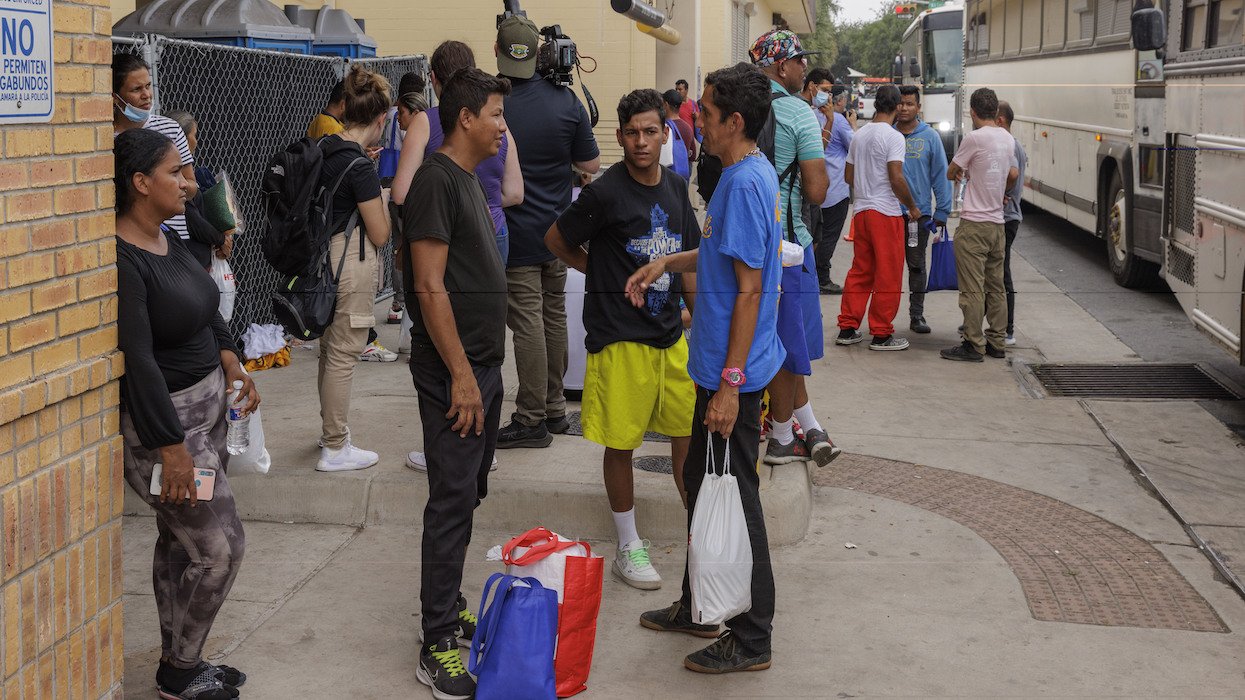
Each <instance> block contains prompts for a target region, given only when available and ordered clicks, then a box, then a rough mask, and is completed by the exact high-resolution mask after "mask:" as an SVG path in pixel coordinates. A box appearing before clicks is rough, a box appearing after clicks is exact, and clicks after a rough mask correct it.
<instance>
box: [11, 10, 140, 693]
mask: <svg viewBox="0 0 1245 700" xmlns="http://www.w3.org/2000/svg"><path fill="white" fill-rule="evenodd" d="M53 22H54V28H55V39H54V41H55V45H54V51H55V61H56V74H55V81H56V84H55V89H56V112H55V117H54V119H53V121H52V123H51V124H28V125H14V126H8V127H0V148H2V149H3V150H2V153H3V156H4V158H3V160H0V698H3V700H19V699H24V700H31V699H32V698H99V697H110V696H115V697H120V687H121V672H122V659H123V655H122V645H121V634H122V629H121V605H120V600H121V520H120V514H121V504H122V488H123V483H122V477H121V438H120V436H119V435H118V414H117V400H118V387H117V377H118V376H119V375H120V374H121V370H122V363H121V355H120V353H119V352H117V350H116V346H117V331H116V317H117V303H116V297H115V295H114V292H115V290H116V271H115V267H114V261H115V259H116V246H115V243H114V239H113V235H112V234H113V213H112V203H113V185H112V154H111V149H112V127H111V124H110V120H111V113H112V106H111V101H110V99H109V97H108V95H109V93H110V92H111V73H110V68H109V62H110V61H111V48H110V43H109V40H108V36H109V34H110V30H111V19H110V11H109V8H108V0H82V1H81V2H61V1H59V0H57V1H56V2H55V5H54V7H53Z"/></svg>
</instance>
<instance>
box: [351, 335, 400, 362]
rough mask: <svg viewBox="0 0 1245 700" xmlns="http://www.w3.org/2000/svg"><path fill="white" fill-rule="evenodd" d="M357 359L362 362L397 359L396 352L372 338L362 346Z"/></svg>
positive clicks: (392, 360)
mask: <svg viewBox="0 0 1245 700" xmlns="http://www.w3.org/2000/svg"><path fill="white" fill-rule="evenodd" d="M359 359H360V360H363V361H364V362H395V361H397V359H398V353H396V352H394V351H392V350H389V349H388V348H386V347H385V346H384V345H381V344H380V341H379V340H373V341H372V342H371V343H368V346H367V347H365V348H363V352H362V353H359Z"/></svg>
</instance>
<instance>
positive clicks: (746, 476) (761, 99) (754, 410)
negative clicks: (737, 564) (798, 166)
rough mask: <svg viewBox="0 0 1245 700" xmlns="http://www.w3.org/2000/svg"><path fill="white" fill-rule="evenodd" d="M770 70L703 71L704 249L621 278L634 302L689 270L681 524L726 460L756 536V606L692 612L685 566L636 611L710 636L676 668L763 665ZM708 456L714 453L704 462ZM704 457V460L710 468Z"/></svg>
mask: <svg viewBox="0 0 1245 700" xmlns="http://www.w3.org/2000/svg"><path fill="white" fill-rule="evenodd" d="M769 93H770V85H769V79H768V78H766V77H765V74H764V73H762V72H761V71H760V70H759V69H757V68H755V67H753V66H748V65H744V64H740V65H737V66H733V67H731V68H723V69H722V70H718V71H714V72H713V73H710V74H709V76H708V77H707V78H705V92H704V96H703V97H702V98H701V100H702V105H701V109H702V112H701V131H702V133H703V135H704V143H703V148H704V149H705V150H706V151H708V152H709V153H710V154H712V155H715V156H717V157H718V158H720V159H721V160H722V166H723V168H722V179H721V180H720V181H719V182H718V186H717V189H716V190H715V191H714V193H713V198H712V199H710V200H709V206H708V212H707V215H706V217H705V229H704V233H702V234H701V239H700V246H699V247H698V248H697V249H696V250H694V251H689V252H683V253H679V254H677V255H672V256H667V257H664V258H658V259H657V260H655V261H653V262H651V263H649V264H648V265H646V266H644V267H643V268H642V269H641V270H640V271H639V272H637V273H635V274H634V275H632V277H631V279H630V280H628V281H627V294H628V296H629V297H630V298H631V302H632V303H633V304H635V305H636V306H643V305H644V304H645V303H646V300H647V296H648V293H649V291H650V290H651V289H653V287H654V284H655V283H657V282H658V280H660V279H661V276H662V275H663V274H665V273H666V272H693V271H694V272H695V273H696V291H697V295H696V306H695V309H694V311H693V313H692V341H691V348H690V358H689V361H688V364H687V370H688V374H690V375H691V376H692V380H693V381H695V382H696V408H695V414H694V416H693V417H692V424H691V428H692V439H691V445H690V446H689V447H688V454H687V464H686V465H685V466H684V469H683V484H684V486H685V487H686V489H687V507H688V511H687V512H688V524H689V526H690V524H691V515H692V513H693V512H694V511H695V509H696V498H697V496H698V495H699V493H700V487H701V484H702V482H703V480H704V478H705V473H706V469H707V468H712V469H715V471H716V472H721V471H722V470H723V469H724V467H725V465H724V463H725V462H726V461H727V460H728V458H729V463H730V465H731V466H730V469H731V473H732V474H734V475H735V478H736V479H737V480H738V484H739V496H740V499H741V501H742V505H743V514H744V520H746V521H747V526H748V536H749V542H750V544H751V545H752V562H753V566H752V587H751V591H752V608H751V609H750V610H748V611H747V612H743V613H740V614H739V615H736V616H735V617H732V618H730V619H728V620H727V621H726V626H727V632H726V633H725V634H722V635H720V636H719V635H718V634H717V632H718V629H717V625H707V624H700V623H698V622H697V621H696V620H695V619H694V618H693V615H692V594H691V585H690V579H689V578H688V574H687V573H686V572H685V573H684V576H683V595H682V597H680V598H679V600H678V601H676V602H675V603H674V604H672V605H670V606H669V607H666V608H662V609H661V610H651V611H649V612H646V613H644V614H643V615H641V616H640V624H641V625H642V626H644V627H647V628H648V629H652V630H657V631H660V632H683V633H685V634H691V635H694V636H697V637H715V636H716V637H717V640H716V641H714V642H713V643H712V644H710V645H709V646H708V647H706V648H704V649H702V650H700V651H697V652H694V653H692V654H689V655H688V656H687V657H686V658H685V659H684V660H683V665H684V666H685V667H687V668H688V669H691V670H693V671H697V672H700V673H730V672H733V671H760V670H763V669H767V668H769V666H770V642H771V638H772V632H771V624H772V622H773V619H774V574H773V570H772V568H771V566H770V557H769V541H768V539H767V538H766V535H765V514H764V513H763V512H762V510H761V497H760V480H759V477H758V476H757V470H756V468H755V465H756V463H757V457H758V453H759V451H760V441H761V392H762V391H763V390H764V389H765V387H766V386H767V385H768V384H769V383H770V381H771V380H772V379H773V378H774V375H776V374H777V373H778V369H779V367H781V366H782V363H783V360H784V359H785V355H786V351H785V350H784V349H783V346H782V343H781V342H780V341H779V339H778V330H777V323H778V286H779V280H780V279H781V276H782V261H781V259H780V258H779V250H780V249H781V243H782V224H781V221H780V218H779V216H778V175H777V173H775V172H774V168H773V166H771V165H770V163H769V160H768V159H766V157H765V156H764V155H763V154H762V153H761V152H760V150H758V149H757V147H756V137H757V134H759V133H760V131H761V126H762V125H763V124H764V123H765V118H766V115H768V114H769V106H770V96H769ZM711 459H712V461H710V460H711ZM709 465H711V466H709Z"/></svg>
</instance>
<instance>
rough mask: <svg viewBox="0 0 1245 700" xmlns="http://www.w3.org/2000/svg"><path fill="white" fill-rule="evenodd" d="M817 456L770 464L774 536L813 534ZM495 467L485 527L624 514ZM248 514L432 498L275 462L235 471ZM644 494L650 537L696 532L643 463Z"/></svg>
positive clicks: (638, 485) (607, 525)
mask: <svg viewBox="0 0 1245 700" xmlns="http://www.w3.org/2000/svg"><path fill="white" fill-rule="evenodd" d="M811 464H812V463H811V462H804V463H798V464H787V465H782V466H780V467H778V468H773V467H770V466H767V465H761V466H760V470H761V471H760V476H761V503H762V507H763V508H764V510H765V525H766V529H767V532H768V535H769V541H770V544H771V545H774V546H781V545H788V544H794V543H796V542H799V541H800V540H802V539H804V535H805V534H806V533H807V532H808V523H809V519H810V517H811V516H812V507H813V492H812V479H811V473H810V465H811ZM504 469H505V468H504V467H503V468H502V470H501V471H498V472H494V478H492V479H490V481H489V494H488V497H487V498H485V499H484V501H483V503H482V504H481V505H480V507H479V509H478V510H477V511H476V514H475V528H476V529H487V530H492V531H498V532H520V531H524V530H527V529H529V528H531V527H533V526H535V525H538V524H543V525H545V526H547V527H549V528H550V529H553V530H555V531H557V532H560V533H562V534H564V535H566V536H568V537H576V538H582V539H600V540H612V539H613V538H614V537H615V533H614V521H613V518H612V517H611V515H610V509H609V504H608V502H607V501H606V498H605V489H604V487H603V486H601V485H599V484H574V483H570V484H568V483H561V482H552V481H531V480H519V479H506V478H504V477H501V476H500V475H501V474H503V473H504ZM229 484H230V486H231V487H232V488H233V491H234V497H235V499H236V500H237V508H238V516H239V517H241V518H242V519H243V520H258V521H265V522H279V523H315V524H320V525H349V526H352V527H367V526H369V525H398V526H420V525H422V523H423V509H424V503H425V502H426V501H427V499H428V486H427V481H426V479H425V478H424V477H423V475H422V474H420V473H419V472H415V471H413V470H406V469H404V470H402V471H395V470H390V471H377V470H376V469H375V468H373V469H369V470H364V471H361V472H352V473H346V474H332V475H328V474H320V473H317V472H315V471H312V470H310V469H308V468H307V467H305V466H304V467H298V468H294V467H287V468H281V467H274V470H273V472H270V473H269V474H265V475H256V474H247V475H240V476H236V477H231V478H230V479H229ZM635 503H636V511H637V513H639V514H640V524H641V529H642V530H643V532H644V534H645V536H647V537H648V538H649V539H651V540H653V541H655V542H682V541H684V540H685V539H686V538H687V511H686V510H684V509H683V507H682V504H680V503H679V499H678V496H677V495H676V493H675V490H674V486H673V484H671V483H670V477H669V476H668V475H665V474H652V473H648V472H643V471H639V470H637V471H636V472H635ZM124 512H125V515H150V514H151V511H150V509H149V508H148V507H147V504H146V503H145V502H144V501H143V500H142V499H140V498H139V496H138V495H137V494H135V493H134V492H133V490H132V489H126V490H125V511H124Z"/></svg>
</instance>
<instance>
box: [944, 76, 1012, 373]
mask: <svg viewBox="0 0 1245 700" xmlns="http://www.w3.org/2000/svg"><path fill="white" fill-rule="evenodd" d="M969 108H970V109H971V110H972V117H973V131H972V132H971V133H970V134H969V135H968V136H965V137H964V140H963V141H962V142H960V146H959V148H957V149H956V151H955V158H953V159H952V160H951V165H950V166H948V167H947V179H949V180H956V181H959V180H961V179H964V178H967V182H966V183H965V185H964V208H963V212H962V213H961V214H960V226H959V228H957V229H956V231H955V274H956V277H957V279H958V280H959V283H960V284H959V286H960V309H961V310H962V311H963V312H964V340H963V342H961V343H960V344H959V345H956V346H955V347H952V348H947V349H946V350H943V351H942V352H941V353H939V354H941V355H942V356H943V357H944V358H945V359H948V360H959V361H961V362H981V361H982V355H983V354H986V355H989V356H990V357H998V358H1002V357H1005V356H1006V355H1007V353H1006V351H1005V350H1004V347H1005V338H1006V327H1007V295H1006V292H1005V288H1004V286H1003V257H1004V255H1005V253H1006V242H1005V238H1004V235H1003V200H1004V199H1005V198H1006V197H1007V193H1008V192H1010V191H1011V189H1012V186H1013V185H1015V184H1016V180H1017V178H1018V176H1019V174H1020V171H1019V170H1018V169H1017V167H1016V165H1017V163H1016V140H1015V139H1014V138H1012V135H1011V134H1009V133H1008V132H1007V130H1006V129H1003V128H1001V127H999V126H998V125H996V124H995V123H994V121H995V119H996V118H998V114H999V98H998V97H997V96H996V95H995V94H994V91H993V90H991V89H990V88H979V89H977V90H976V91H974V92H973V96H972V98H971V99H970V100H969ZM982 316H986V320H987V321H989V323H990V329H989V330H987V331H986V333H985V335H984V336H983V335H982V332H981V317H982Z"/></svg>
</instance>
